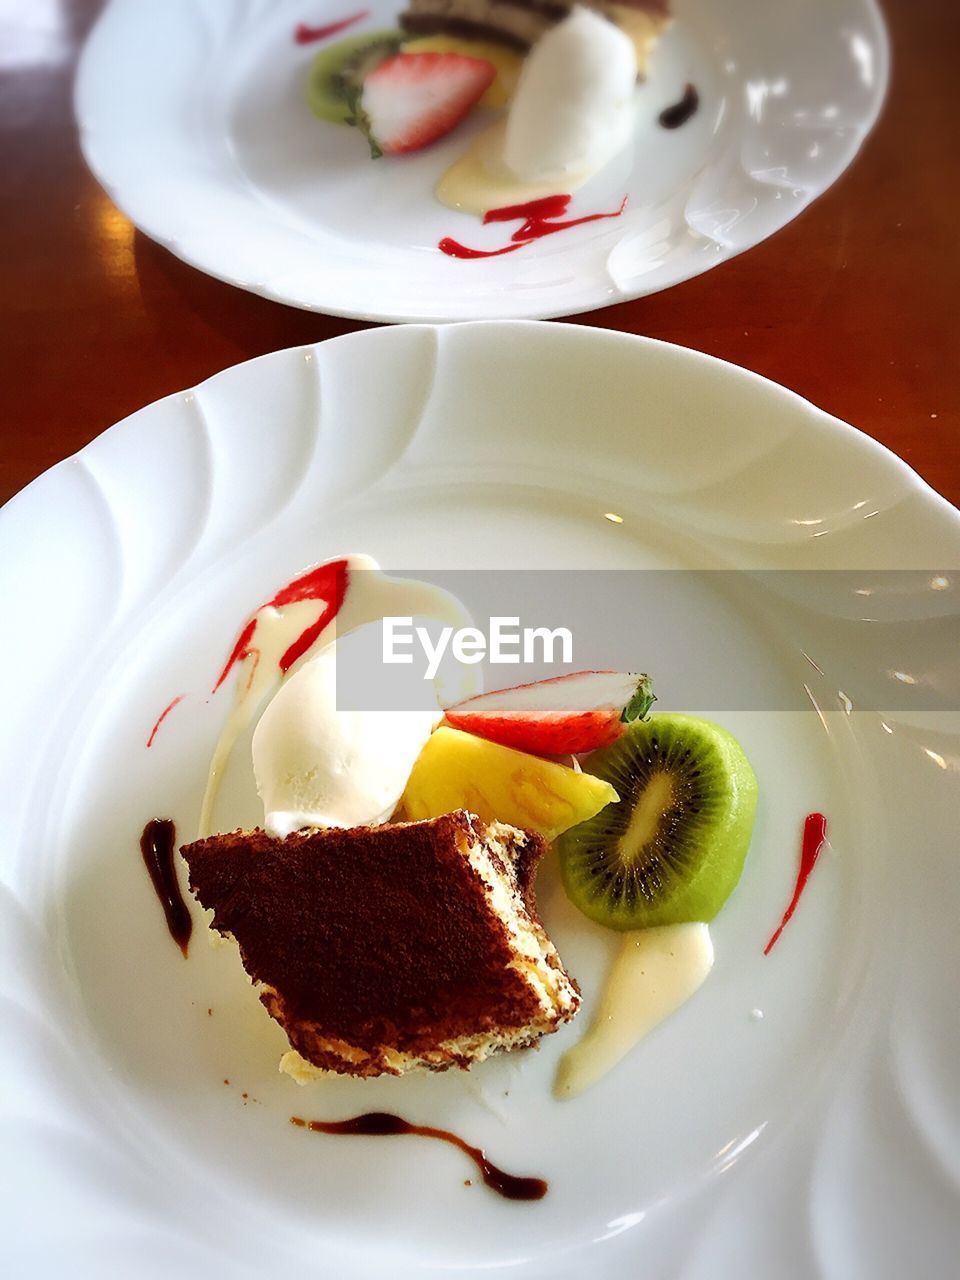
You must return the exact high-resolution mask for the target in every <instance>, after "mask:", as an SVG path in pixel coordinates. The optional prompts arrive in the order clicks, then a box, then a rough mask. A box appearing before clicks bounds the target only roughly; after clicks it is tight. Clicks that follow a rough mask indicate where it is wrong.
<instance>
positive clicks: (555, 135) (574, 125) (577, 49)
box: [503, 5, 637, 182]
mask: <svg viewBox="0 0 960 1280" xmlns="http://www.w3.org/2000/svg"><path fill="white" fill-rule="evenodd" d="M636 81H637V56H636V51H635V49H634V45H633V41H632V40H630V38H629V37H628V36H626V35H624V33H623V32H622V31H621V30H620V29H619V28H618V27H615V26H614V24H613V23H612V22H610V21H608V19H606V18H602V17H600V15H599V14H597V13H595V12H593V10H591V9H586V8H583V7H582V6H580V5H578V6H577V7H576V8H575V9H573V11H572V12H571V13H570V15H569V17H567V18H564V20H563V21H562V22H559V23H557V25H556V26H555V27H551V29H550V30H549V31H547V32H546V34H545V35H543V36H541V38H540V39H539V40H538V41H537V43H536V44H535V45H534V47H533V49H532V50H531V52H530V54H529V55H528V56H527V59H526V61H525V62H524V64H523V70H522V71H521V73H520V80H519V83H518V85H517V90H516V93H515V95H514V99H513V103H512V105H511V107H510V114H509V116H508V117H507V125H506V136H505V139H504V149H503V157H504V161H505V162H506V165H507V167H508V168H509V169H510V170H511V172H512V173H514V174H516V176H517V177H518V178H522V179H524V180H525V181H528V182H533V181H546V180H552V179H556V180H557V181H562V179H563V178H564V176H565V175H579V174H583V173H585V172H587V171H589V172H596V171H597V170H598V169H600V168H601V167H602V166H603V165H604V164H606V162H607V161H608V160H609V159H610V158H611V156H613V155H614V154H615V153H616V152H617V151H619V150H620V148H621V147H622V146H623V145H624V144H625V143H626V141H627V140H628V138H629V137H630V134H631V132H632V129H633V96H634V89H635V87H636Z"/></svg>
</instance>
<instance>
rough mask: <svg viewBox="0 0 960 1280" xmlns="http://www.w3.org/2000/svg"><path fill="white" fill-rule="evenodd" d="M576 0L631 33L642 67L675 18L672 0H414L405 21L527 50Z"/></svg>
mask: <svg viewBox="0 0 960 1280" xmlns="http://www.w3.org/2000/svg"><path fill="white" fill-rule="evenodd" d="M576 3H583V4H584V5H585V7H586V8H588V9H595V10H596V11H597V12H598V13H602V14H603V15H604V17H606V18H609V19H610V21H611V22H614V23H616V25H617V26H618V27H620V28H621V29H622V30H623V31H624V32H625V33H626V34H627V35H628V36H630V37H631V39H632V40H633V41H634V43H635V44H636V46H637V65H638V67H639V68H640V70H641V71H643V69H644V67H645V65H646V59H647V57H648V56H649V53H650V49H651V47H652V45H653V43H654V41H655V40H656V38H657V36H658V35H659V34H660V32H661V31H663V30H664V28H665V27H666V26H667V25H668V24H669V22H670V5H669V0H409V4H408V7H407V8H406V9H405V10H404V12H403V13H401V15H400V25H401V27H403V29H404V30H405V31H407V32H409V33H410V34H411V35H448V36H460V37H464V38H466V39H469V40H494V41H496V42H498V43H500V44H504V45H508V46H509V47H510V48H512V49H519V50H520V51H521V52H526V50H527V49H529V48H530V46H531V45H532V44H534V43H536V41H537V40H538V39H539V38H540V36H542V35H543V33H544V32H545V31H546V30H547V29H548V28H549V27H552V26H553V25H554V23H556V22H559V21H560V20H561V19H562V18H565V17H566V16H567V14H568V13H569V12H570V11H571V9H573V8H574V7H575V4H576Z"/></svg>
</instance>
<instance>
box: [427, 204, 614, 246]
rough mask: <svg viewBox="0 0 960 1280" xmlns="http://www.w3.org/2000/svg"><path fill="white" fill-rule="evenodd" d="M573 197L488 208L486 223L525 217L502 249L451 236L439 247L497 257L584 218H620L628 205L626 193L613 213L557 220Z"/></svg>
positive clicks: (581, 221)
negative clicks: (472, 245)
mask: <svg viewBox="0 0 960 1280" xmlns="http://www.w3.org/2000/svg"><path fill="white" fill-rule="evenodd" d="M572 199H573V197H572V196H569V195H556V196H543V197H541V198H540V199H539V200H530V201H528V202H527V203H526V204H510V205H504V206H503V207H502V208H500V209H490V210H488V212H487V213H485V214H484V215H483V221H484V223H485V224H486V223H489V222H513V221H515V220H519V219H521V218H522V219H523V225H522V226H521V227H520V228H519V229H518V230H516V231H515V232H514V233H513V235H512V236H511V237H510V241H511V243H510V244H508V245H504V247H503V248H502V249H471V248H469V246H467V245H463V244H460V242H459V241H458V240H454V239H452V238H451V237H450V236H444V238H443V239H442V240H441V241H440V243H439V244H438V246H437V248H438V249H439V250H440V252H441V253H445V254H446V255H447V256H448V257H450V258H497V257H499V256H500V255H501V254H503V253H513V252H514V250H516V249H522V248H523V246H524V245H526V244H530V243H531V241H533V240H540V239H542V238H543V237H544V236H552V235H553V234H554V233H555V232H557V231H565V230H566V229H567V227H579V226H580V225H581V224H582V223H584V222H599V221H600V220H601V219H603V218H619V217H620V215H621V213H623V211H624V209H625V208H626V206H627V197H626V196H624V197H623V199H622V200H621V201H620V207H619V208H618V209H614V210H613V211H612V212H610V213H588V214H585V215H584V217H582V218H568V219H566V220H565V221H563V222H556V221H554V219H556V218H559V217H560V216H561V215H562V214H564V213H566V211H567V209H568V207H569V205H570V201H571V200H572Z"/></svg>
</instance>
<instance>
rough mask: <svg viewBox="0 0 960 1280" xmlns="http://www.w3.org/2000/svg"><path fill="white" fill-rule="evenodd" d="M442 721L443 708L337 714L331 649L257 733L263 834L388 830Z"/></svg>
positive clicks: (307, 667)
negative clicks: (377, 826)
mask: <svg viewBox="0 0 960 1280" xmlns="http://www.w3.org/2000/svg"><path fill="white" fill-rule="evenodd" d="M439 717H440V710H439V708H437V710H435V711H392V710H391V711H353V710H347V709H344V708H338V706H337V663H336V644H331V645H329V646H328V647H327V648H326V649H324V650H322V651H321V652H320V653H319V654H318V655H317V656H316V657H315V658H311V659H310V660H309V661H308V662H305V663H304V665H303V666H302V667H300V668H299V669H298V670H297V671H296V672H294V674H293V675H292V676H290V677H289V679H288V680H286V681H285V682H284V684H283V685H282V686H281V688H280V690H279V692H278V693H277V694H276V696H275V697H274V698H273V700H272V701H271V702H270V703H269V705H268V706H267V709H266V710H265V711H264V713H263V715H262V716H261V718H260V722H259V724H258V725H257V728H256V731H255V732H254V735H253V747H252V750H253V771H254V774H255V776H256V780H257V790H258V791H259V793H260V798H261V800H262V801H263V811H264V827H265V829H266V830H267V831H269V832H270V834H271V835H274V836H280V837H284V836H288V835H289V834H290V833H291V832H293V831H300V830H303V829H304V828H309V827H355V826H367V825H375V824H377V823H381V822H387V821H388V820H389V819H390V817H391V816H392V814H393V811H394V810H395V809H396V807H397V804H398V803H399V801H400V796H401V795H402V793H403V789H404V787H405V786H406V782H407V778H408V777H409V776H410V770H411V769H412V768H413V763H414V761H415V760H416V758H417V756H418V755H419V754H420V750H421V748H422V747H423V744H424V743H425V742H426V740H427V738H428V737H429V736H430V732H431V730H432V729H433V726H434V724H435V723H436V721H437V720H438V719H439Z"/></svg>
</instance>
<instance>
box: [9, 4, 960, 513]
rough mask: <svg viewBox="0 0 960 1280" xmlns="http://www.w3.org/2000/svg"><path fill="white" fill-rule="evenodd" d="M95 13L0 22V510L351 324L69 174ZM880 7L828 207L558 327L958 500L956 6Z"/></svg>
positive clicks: (85, 7)
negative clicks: (807, 404) (643, 351)
mask: <svg viewBox="0 0 960 1280" xmlns="http://www.w3.org/2000/svg"><path fill="white" fill-rule="evenodd" d="M101 3H102V0H61V3H60V4H59V5H49V4H39V3H36V0H7V2H6V3H5V4H4V5H3V7H2V8H0V299H2V321H3V329H2V335H0V431H2V442H3V447H2V451H0V501H3V500H5V499H7V498H9V497H10V496H11V495H12V494H13V493H15V492H16V491H17V490H18V489H20V488H22V487H23V486H24V485H26V484H27V483H29V481H30V480H32V479H33V478H34V477H35V476H37V475H39V474H40V472H42V471H43V470H45V469H46V468H47V467H49V466H51V465H52V464H53V463H55V462H57V461H58V460H59V459H61V458H63V457H66V456H67V455H68V454H70V453H73V452H74V451H75V450H77V449H79V448H80V447H81V446H82V445H84V444H85V443H86V442H87V441H89V440H91V439H92V438H93V437H94V436H95V435H97V434H98V433H99V432H100V431H102V430H103V429H104V428H105V427H108V426H109V425H110V424H111V423H113V422H115V421H117V420H118V419H119V418H122V417H124V416H125V415H126V414H128V413H131V412H132V411H133V410H135V409H137V408H139V407H140V406H141V405H144V404H147V403H148V402H150V401H151V400H155V399H157V398H158V397H159V396H163V395H166V394H167V393H169V392H172V391H177V390H180V389H181V388H184V387H188V386H190V385H192V384H193V383H196V382H198V381H200V380H202V379H203V378H206V377H207V376H209V375H210V374H212V373H215V372H216V371H217V370H219V369H223V368H225V367H226V366H228V365H231V364H235V363H237V362H238V361H240V360H245V359H247V358H249V357H250V356H255V355H260V354H261V353H263V352H266V351H272V350H274V349H276V348H279V347H286V346H291V345H294V344H297V343H301V342H309V341H316V340H318V339H321V338H327V337H332V336H334V335H336V334H340V333H346V332H349V331H350V330H352V329H358V328H363V327H364V326H363V325H361V324H359V323H356V322H353V321H350V320H342V319H338V318H334V317H329V316H322V315H315V314H312V313H309V312H304V311H297V310H293V309H290V308H286V307H282V306H278V305H277V304H276V303H272V302H267V301H265V300H264V299H261V298H257V297H254V296H252V295H250V294H246V293H243V292H241V291H240V290H239V289H235V288H232V287H231V286H229V285H225V284H221V283H219V282H217V281H215V280H212V279H209V278H207V277H206V276H204V275H202V274H201V273H200V272H198V271H195V270H194V269H193V268H191V267H188V266H185V265H184V264H183V263H181V262H180V261H178V260H177V259H176V258H174V257H173V256H171V254H169V253H168V252H167V251H166V250H164V249H162V248H160V247H159V246H157V245H155V244H154V243H152V242H151V241H150V240H148V239H147V238H146V237H145V236H143V235H141V234H140V233H139V232H137V231H135V230H134V228H133V227H132V226H131V225H130V223H129V222H128V221H127V219H126V218H124V217H123V215H122V214H120V213H119V212H118V211H117V210H116V209H115V208H114V206H113V205H112V204H111V202H110V200H109V199H108V197H107V196H106V195H104V193H103V192H102V191H101V190H100V188H99V187H98V186H97V184H96V182H95V181H94V179H93V178H92V177H91V176H90V174H89V173H88V172H87V170H86V168H85V166H84V163H83V160H82V159H81V156H80V152H79V149H78V145H77V137H76V130H75V127H74V123H73V115H72V109H71V93H72V83H73V75H74V68H75V64H76V56H77V51H78V48H79V46H80V45H81V43H82V41H83V38H84V36H85V34H86V32H87V31H88V30H89V28H90V26H91V25H92V23H93V21H94V19H95V17H96V15H97V13H98V12H99V10H100V8H101ZM885 8H886V13H887V19H888V23H889V26H890V30H891V37H892V44H893V51H894V74H893V85H892V90H891V93H890V97H889V99H888V102H887V105H886V109H885V111H884V114H883V117H882V119H881V121H880V123H879V125H878V126H877V128H876V130H875V132H874V133H873V135H872V136H871V137H870V138H869V139H868V141H867V143H866V146H865V147H864V149H863V151H862V152H861V154H860V156H859V157H858V158H857V160H856V161H855V162H854V164H853V166H852V168H851V169H850V170H849V171H848V172H847V173H846V174H845V175H844V176H843V177H842V178H841V180H840V181H839V182H838V183H837V184H836V185H835V186H834V187H833V188H832V189H831V190H830V191H829V192H827V194H826V195H824V196H823V197H821V199H820V200H818V201H816V203H815V204H814V205H813V206H812V207H811V208H810V209H808V210H807V211H806V212H805V213H804V214H803V215H802V216H801V217H800V218H798V219H797V220H796V221H795V222H793V223H791V224H790V226H788V227H786V228H785V229H784V230H783V231H781V232H779V233H778V234H777V235H775V236H774V237H773V238H772V239H771V240H768V241H767V242H766V243H765V244H762V245H759V246H758V247H757V248H755V249H751V250H750V251H749V252H748V253H746V254H743V255H741V256H740V257H739V258H736V259H734V260H733V261H731V262H728V263H726V264H724V265H723V266H721V267H719V268H717V269H716V270H714V271H711V272H709V273H708V274H707V275H704V276H700V277H699V278H698V279H696V280H692V281H690V282H688V283H687V284H683V285H680V286H679V287H677V288H675V289H670V290H668V291H667V292H665V293H661V294H658V295H656V296H654V297H651V298H642V299H640V300H638V301H636V302H630V303H624V304H622V305H620V306H615V307H609V308H607V309H605V310H601V311H594V312H591V313H590V314H589V315H586V316H577V317H572V320H573V322H574V323H578V324H592V325H598V326H602V327H605V328H615V329H622V330H625V331H627V332H630V333H641V334H649V335H651V336H653V337H657V338H664V339H667V340H668V341H670V342H676V343H680V344H682V345H684V346H690V347H697V348H699V349H700V350H702V351H706V352H709V353H711V354H713V355H717V356H721V357H723V358H724V359H726V360H731V361H734V362H735V363H737V364H741V365H745V366H747V367H748V368H750V369H753V370H755V371H756V372H758V373H762V374H765V375H766V376H767V377H770V378H773V379H775V380H776V381H777V382H780V383H783V384H784V385H785V386H787V387H791V388H792V389H794V390H795V391H798V392H800V393H801V394H802V395H804V396H806V397H808V398H809V399H810V400H812V401H813V402H814V403H815V404H817V405H819V406H821V407H822V408H823V409H826V410H828V411H829V412H831V413H834V414H836V415H837V416H838V417H841V418H844V419H846V420H847V421H848V422H852V423H854V424H855V425H856V426H858V427H860V428H861V429H862V430H864V431H866V432H868V433H869V434H870V435H872V436H875V437H876V438H877V439H878V440H881V441H882V442H883V443H884V444H886V445H889V446H890V448H892V449H894V450H895V451H896V452H897V453H899V454H900V455H901V456H902V457H903V458H905V459H906V460H907V461H908V462H909V463H910V464H911V466H913V467H914V468H916V470H917V471H919V473H920V474H921V475H922V476H923V477H924V478H925V479H926V480H928V481H929V483H930V484H932V485H933V486H934V488H936V489H938V490H939V491H940V492H941V493H942V494H944V495H945V496H946V497H947V498H949V499H951V501H953V502H954V503H957V504H960V404H958V401H960V394H958V393H960V343H958V334H960V326H958V318H957V312H958V306H957V299H958V297H960V279H958V276H960V251H958V244H960V216H958V209H960V159H958V150H957V144H956V135H957V130H958V124H960V110H958V107H960V70H958V56H960V5H958V4H956V3H955V0H887V3H886V6H885Z"/></svg>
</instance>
